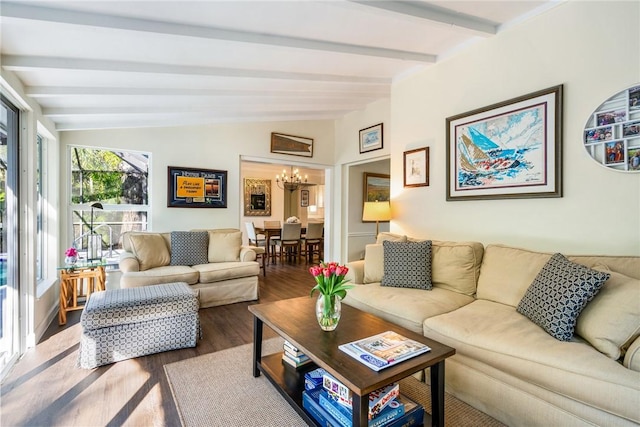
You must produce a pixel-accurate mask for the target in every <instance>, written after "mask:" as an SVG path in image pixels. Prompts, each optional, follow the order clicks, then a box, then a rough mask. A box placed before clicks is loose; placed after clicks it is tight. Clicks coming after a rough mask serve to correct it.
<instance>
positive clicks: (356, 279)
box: [345, 259, 364, 285]
mask: <svg viewBox="0 0 640 427" xmlns="http://www.w3.org/2000/svg"><path fill="white" fill-rule="evenodd" d="M347 268H348V269H349V271H348V272H347V275H346V276H345V279H348V280H349V283H350V284H353V285H358V284H362V283H364V260H363V259H361V260H358V261H352V262H348V263H347Z"/></svg>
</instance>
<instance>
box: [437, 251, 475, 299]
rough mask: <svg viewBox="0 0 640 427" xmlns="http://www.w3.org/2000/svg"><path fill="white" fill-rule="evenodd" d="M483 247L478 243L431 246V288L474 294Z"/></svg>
mask: <svg viewBox="0 0 640 427" xmlns="http://www.w3.org/2000/svg"><path fill="white" fill-rule="evenodd" d="M483 253H484V246H483V245H482V243H480V242H445V241H438V240H433V241H432V244H431V259H432V261H431V281H432V282H433V286H436V287H439V288H444V289H448V290H450V291H454V292H460V293H461V294H465V295H474V294H475V293H476V284H477V283H478V276H480V265H481V264H482V254H483Z"/></svg>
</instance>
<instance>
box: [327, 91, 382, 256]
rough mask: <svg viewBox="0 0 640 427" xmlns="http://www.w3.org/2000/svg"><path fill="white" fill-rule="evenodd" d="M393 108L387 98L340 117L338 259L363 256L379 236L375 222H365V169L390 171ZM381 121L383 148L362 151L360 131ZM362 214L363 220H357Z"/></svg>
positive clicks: (335, 243) (335, 241)
mask: <svg viewBox="0 0 640 427" xmlns="http://www.w3.org/2000/svg"><path fill="white" fill-rule="evenodd" d="M390 108H391V104H390V100H389V99H387V98H385V99H381V100H378V101H375V102H372V103H371V104H369V105H367V107H366V108H365V109H363V110H358V111H354V112H351V113H349V114H347V115H345V116H344V117H343V118H342V119H339V120H336V127H335V135H336V138H335V141H336V156H335V164H336V169H335V170H336V181H335V188H336V189H337V190H336V191H338V192H339V193H338V194H340V199H339V200H340V203H341V205H339V206H337V207H336V215H335V219H336V223H337V224H336V227H335V229H334V232H335V234H334V235H333V239H332V246H333V248H334V253H335V254H336V255H335V260H336V261H337V260H339V261H341V262H346V261H350V260H353V259H357V258H360V253H361V252H362V251H363V250H364V245H366V244H367V243H372V242H373V241H375V238H373V237H372V236H373V235H375V224H368V223H367V224H365V223H362V186H363V182H362V172H365V171H366V172H374V173H385V174H388V173H389V154H390V153H391V148H390V147H391V145H392V141H391V140H392V132H391V130H392V123H391V111H390ZM378 123H382V124H383V134H382V141H383V144H382V149H380V150H375V151H370V152H367V153H360V142H359V136H360V130H361V129H365V128H367V127H369V126H373V125H376V124H378ZM381 164H383V166H380V165H381ZM367 165H370V166H371V168H368V167H367ZM336 200H338V199H336ZM358 215H360V220H357V216H358ZM387 227H388V224H381V229H382V230H386V229H387ZM344 236H347V238H346V239H345V238H344Z"/></svg>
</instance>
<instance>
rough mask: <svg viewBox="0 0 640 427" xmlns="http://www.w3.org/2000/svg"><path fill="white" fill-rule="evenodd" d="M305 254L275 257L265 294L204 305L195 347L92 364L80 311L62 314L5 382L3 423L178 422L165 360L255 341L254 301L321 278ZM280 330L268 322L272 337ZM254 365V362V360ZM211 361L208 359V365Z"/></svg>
mask: <svg viewBox="0 0 640 427" xmlns="http://www.w3.org/2000/svg"><path fill="white" fill-rule="evenodd" d="M308 267H309V265H308V264H305V263H304V262H301V263H299V264H293V265H280V264H278V265H268V266H267V277H263V276H262V274H261V275H260V279H259V284H260V300H259V301H253V302H248V303H237V304H230V305H226V306H220V307H213V308H206V309H201V310H200V322H201V324H202V333H203V338H202V340H200V341H199V342H198V345H197V346H196V347H195V348H189V349H181V350H174V351H169V352H164V353H160V354H154V355H151V356H145V357H139V358H136V359H131V360H125V361H122V362H118V363H115V364H112V365H107V366H102V367H100V368H97V369H93V370H85V369H80V368H77V367H76V366H75V363H76V359H77V356H78V345H79V344H78V343H79V337H80V331H81V329H80V324H79V319H80V312H79V311H76V312H71V313H70V314H69V317H68V321H67V324H66V325H65V326H58V324H57V318H56V321H54V323H53V324H52V325H51V326H50V327H49V329H48V330H47V332H46V334H45V336H44V337H43V338H42V340H41V341H40V343H38V345H37V346H36V347H35V348H34V349H31V350H29V351H28V352H27V353H26V354H25V355H24V356H23V358H22V359H21V360H20V361H19V362H18V363H17V364H16V366H15V367H14V368H13V370H12V371H11V372H10V373H9V375H8V376H7V377H6V378H5V380H4V381H3V383H2V391H1V398H0V425H2V426H121V425H126V426H179V425H180V420H179V418H178V414H177V412H176V408H175V405H174V402H173V398H172V396H171V391H170V390H169V385H168V383H167V379H166V376H165V373H164V369H163V366H164V365H165V364H167V363H172V362H176V361H179V360H183V359H188V358H192V357H196V356H199V355H202V354H206V353H211V352H214V351H219V350H222V349H226V348H230V347H235V346H238V345H242V344H247V343H250V342H252V339H253V318H252V316H251V314H250V313H249V310H247V307H248V306H249V305H250V304H256V303H259V302H268V301H276V300H280V299H286V298H295V297H299V296H306V295H309V292H310V290H311V288H312V287H313V285H314V281H313V278H312V277H311V276H310V275H309V273H308V271H307V269H308ZM271 336H275V333H274V332H272V331H269V330H268V328H266V327H265V338H268V337H271ZM248 368H249V367H248ZM203 369H206V366H205V367H203Z"/></svg>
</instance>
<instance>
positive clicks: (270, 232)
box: [255, 226, 307, 264]
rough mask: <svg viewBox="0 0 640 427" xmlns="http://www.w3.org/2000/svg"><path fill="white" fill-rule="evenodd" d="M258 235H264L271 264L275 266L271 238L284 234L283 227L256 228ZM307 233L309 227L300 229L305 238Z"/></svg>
mask: <svg viewBox="0 0 640 427" xmlns="http://www.w3.org/2000/svg"><path fill="white" fill-rule="evenodd" d="M255 229H256V234H264V236H265V239H266V242H265V252H266V256H267V259H268V260H271V264H275V262H274V260H275V254H272V253H271V238H272V237H274V236H280V235H281V234H282V227H264V226H263V227H255ZM306 232H307V227H305V226H303V227H302V228H301V229H300V235H301V236H304V235H305V234H306Z"/></svg>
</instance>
